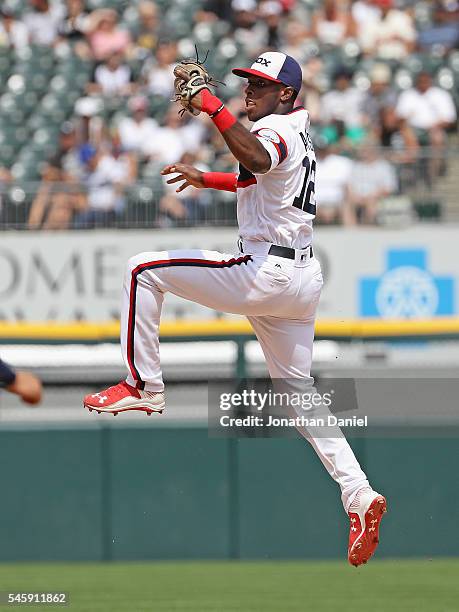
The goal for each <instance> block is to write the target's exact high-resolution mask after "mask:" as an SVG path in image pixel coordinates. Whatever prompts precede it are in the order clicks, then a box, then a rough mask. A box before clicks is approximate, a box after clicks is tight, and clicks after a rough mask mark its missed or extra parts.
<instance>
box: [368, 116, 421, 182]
mask: <svg viewBox="0 0 459 612" xmlns="http://www.w3.org/2000/svg"><path fill="white" fill-rule="evenodd" d="M374 125H375V126H376V128H375V133H376V134H377V137H378V144H379V145H380V146H382V147H385V156H386V158H387V160H388V161H390V162H391V163H392V164H394V167H395V168H396V169H397V176H398V184H399V190H400V192H401V193H403V192H404V191H405V190H406V189H408V188H410V187H413V186H414V185H415V183H416V179H417V176H416V171H417V165H416V162H417V157H418V152H419V145H418V141H417V138H416V134H415V133H414V131H413V129H412V128H411V127H410V126H409V125H408V124H407V122H406V121H405V120H404V119H399V118H398V117H397V115H396V113H395V108H393V107H392V106H387V107H385V108H381V111H380V117H379V119H378V120H377V121H375V123H374Z"/></svg>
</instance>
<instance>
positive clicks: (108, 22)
mask: <svg viewBox="0 0 459 612" xmlns="http://www.w3.org/2000/svg"><path fill="white" fill-rule="evenodd" d="M86 35H87V37H88V40H89V44H90V46H91V49H92V52H93V55H94V57H95V59H96V60H98V61H102V60H104V59H106V58H108V57H110V55H111V54H112V53H122V54H126V53H128V51H129V49H130V46H131V36H130V34H129V32H128V31H127V30H124V29H122V28H120V27H119V26H118V15H117V13H116V11H115V10H113V9H98V10H96V11H93V12H92V13H91V14H90V18H89V20H88V26H87V30H86Z"/></svg>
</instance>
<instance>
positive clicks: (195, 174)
mask: <svg viewBox="0 0 459 612" xmlns="http://www.w3.org/2000/svg"><path fill="white" fill-rule="evenodd" d="M161 174H162V175H166V174H178V176H174V178H171V179H169V180H168V181H166V182H167V184H168V185H171V184H172V183H180V182H181V183H182V184H181V185H180V186H179V187H178V188H177V189H176V190H175V191H176V192H177V193H180V191H183V190H184V189H186V188H187V187H190V186H193V187H197V188H198V189H199V188H202V187H205V185H204V178H203V175H204V173H203V172H201V170H198V169H197V168H194V167H193V166H188V165H187V164H171V165H170V166H166V167H165V168H163V169H162V170H161Z"/></svg>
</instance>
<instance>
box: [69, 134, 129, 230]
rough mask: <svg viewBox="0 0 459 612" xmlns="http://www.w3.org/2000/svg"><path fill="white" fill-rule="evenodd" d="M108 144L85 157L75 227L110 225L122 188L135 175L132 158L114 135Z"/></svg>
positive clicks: (119, 205) (119, 207)
mask: <svg viewBox="0 0 459 612" xmlns="http://www.w3.org/2000/svg"><path fill="white" fill-rule="evenodd" d="M110 145H111V147H110V149H109V150H108V151H104V149H103V148H101V149H99V151H95V150H94V151H93V154H92V155H90V156H89V158H88V171H89V175H88V178H87V181H86V186H87V203H86V209H85V210H84V211H82V212H81V213H79V214H78V215H77V216H76V217H75V221H74V227H75V228H76V229H86V228H94V227H106V226H110V225H112V224H113V223H114V222H115V220H116V218H117V217H118V216H119V215H120V214H121V213H122V212H123V210H124V207H125V189H126V187H128V186H129V185H131V184H132V183H133V182H134V181H135V180H136V178H137V163H136V158H135V156H134V155H133V154H132V153H128V152H125V151H123V150H122V148H121V143H120V140H119V136H118V134H116V133H115V134H113V135H112V137H111V142H110Z"/></svg>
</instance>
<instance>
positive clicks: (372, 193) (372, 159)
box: [347, 138, 397, 225]
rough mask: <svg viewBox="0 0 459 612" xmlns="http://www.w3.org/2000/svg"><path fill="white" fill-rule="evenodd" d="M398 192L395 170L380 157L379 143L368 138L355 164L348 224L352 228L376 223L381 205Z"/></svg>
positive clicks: (350, 184) (352, 175)
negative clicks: (384, 199)
mask: <svg viewBox="0 0 459 612" xmlns="http://www.w3.org/2000/svg"><path fill="white" fill-rule="evenodd" d="M396 190H397V180H396V175H395V172H394V169H393V168H392V166H391V164H390V163H389V162H388V161H386V160H385V159H383V158H382V157H381V155H380V153H379V149H378V147H377V143H376V142H375V141H374V140H373V139H371V138H368V139H367V140H366V141H365V143H364V144H363V145H362V146H361V147H360V148H359V149H358V159H357V160H356V161H355V162H354V163H353V164H352V170H351V174H350V177H349V204H350V205H349V217H348V219H347V221H348V222H349V223H350V224H351V225H355V224H356V223H357V222H359V223H364V224H374V223H375V222H376V214H377V212H378V204H379V202H380V201H381V200H382V199H383V198H385V197H387V196H389V195H390V194H393V193H395V191H396Z"/></svg>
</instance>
